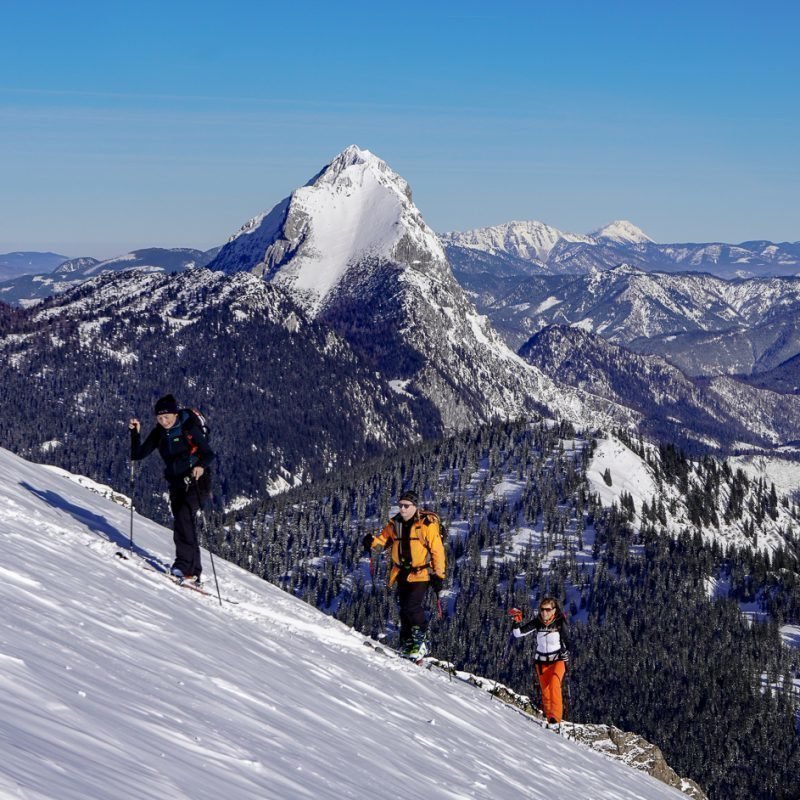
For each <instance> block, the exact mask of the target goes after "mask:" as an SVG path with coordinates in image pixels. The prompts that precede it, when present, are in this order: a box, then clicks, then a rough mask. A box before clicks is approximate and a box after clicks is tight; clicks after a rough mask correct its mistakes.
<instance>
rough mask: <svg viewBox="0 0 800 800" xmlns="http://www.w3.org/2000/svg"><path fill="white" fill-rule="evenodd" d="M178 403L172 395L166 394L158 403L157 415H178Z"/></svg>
mask: <svg viewBox="0 0 800 800" xmlns="http://www.w3.org/2000/svg"><path fill="white" fill-rule="evenodd" d="M177 413H178V401H177V400H176V399H175V398H174V397H173V396H172V395H171V394H165V395H164V396H163V397H161V398H159V400H158V401H157V402H156V407H155V415H156V416H158V415H159V414H177Z"/></svg>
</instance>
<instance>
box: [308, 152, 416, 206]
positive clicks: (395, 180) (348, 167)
mask: <svg viewBox="0 0 800 800" xmlns="http://www.w3.org/2000/svg"><path fill="white" fill-rule="evenodd" d="M352 168H355V170H352ZM348 171H350V174H347V173H348ZM367 171H372V172H375V173H377V174H378V175H382V176H383V177H384V179H385V185H386V186H393V187H394V188H395V189H397V190H398V191H400V192H401V193H402V194H403V195H405V197H407V198H408V200H409V201H410V200H411V188H410V187H409V185H408V182H407V181H406V180H405V179H404V178H402V177H401V176H400V175H398V174H397V173H396V172H395V171H394V170H393V169H392V168H391V167H390V166H389V165H388V164H387V163H386V162H385V161H384V160H383V159H381V158H378V156H376V155H375V154H374V153H371V152H370V151H369V150H362V149H361V148H360V147H358V146H357V145H354V144H351V145H350V146H348V147H346V148H345V149H344V150H342V152H341V153H339V155H338V156H336V158H334V159H333V161H331V163H330V164H328V165H327V166H326V167H325V168H324V169H323V170H322V171H320V172H319V173H318V174H317V175H315V176H314V177H313V178H312V179H311V180H310V181H309V182H308V183H307V184H306V186H314V185H318V184H321V183H336V182H337V181H341V180H344V182H345V183H346V184H349V182H350V181H352V180H353V177H354V175H355V174H358V173H363V172H367Z"/></svg>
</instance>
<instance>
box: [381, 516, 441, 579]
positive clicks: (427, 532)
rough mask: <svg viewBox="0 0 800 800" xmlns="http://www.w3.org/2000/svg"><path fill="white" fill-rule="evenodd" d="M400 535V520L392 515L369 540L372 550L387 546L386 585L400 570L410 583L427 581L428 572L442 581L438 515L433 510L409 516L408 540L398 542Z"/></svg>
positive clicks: (401, 520)
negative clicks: (389, 569) (406, 575)
mask: <svg viewBox="0 0 800 800" xmlns="http://www.w3.org/2000/svg"><path fill="white" fill-rule="evenodd" d="M402 534H403V518H402V517H401V516H400V515H399V514H396V515H395V516H394V517H392V518H391V519H390V520H389V521H388V522H387V523H386V525H385V526H384V527H383V530H382V531H381V532H380V533H379V534H378V535H377V536H376V537H375V538H374V539H373V540H372V546H373V548H383V547H391V556H392V571H391V572H390V573H389V586H391V585H392V584H393V583H394V582H395V581H396V580H397V576H398V575H399V574H400V572H401V570H402V571H405V572H407V574H408V578H407V580H408V581H409V582H412V583H414V582H422V581H427V580H428V578H429V573H430V572H433V573H434V574H435V575H438V576H439V577H440V578H441V579H442V580H444V571H445V555H444V545H443V544H442V535H441V532H440V529H439V517H438V515H436V514H434V513H433V511H417V513H416V514H415V516H414V517H412V525H411V532H410V536H409V538H408V541H406V542H404V541H403V540H402ZM409 550H410V552H409Z"/></svg>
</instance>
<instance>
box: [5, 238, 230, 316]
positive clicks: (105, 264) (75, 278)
mask: <svg viewBox="0 0 800 800" xmlns="http://www.w3.org/2000/svg"><path fill="white" fill-rule="evenodd" d="M218 251H219V248H213V249H212V250H206V251H203V250H193V249H191V248H189V247H175V248H164V247H146V248H143V249H141V250H132V251H131V252H130V253H126V254H124V255H121V256H115V257H114V258H108V259H105V260H104V261H99V260H98V259H96V258H90V257H87V256H84V257H81V258H73V259H69V260H67V261H63V260H62V262H61V263H59V265H58V266H57V267H56V268H55V269H54V270H53V271H52V272H49V273H44V274H29V275H23V276H21V277H18V278H15V279H13V280H9V281H4V282H0V300H2V301H3V302H5V303H9V304H14V305H22V306H31V305H35V304H36V303H38V302H41V301H42V300H44V299H45V298H47V297H52V296H54V295H59V294H63V293H64V292H66V291H67V290H68V289H72V288H74V287H76V286H80V285H81V284H82V283H84V282H85V281H87V280H89V279H90V278H93V277H94V276H95V275H99V274H101V273H104V272H123V271H125V270H131V269H148V270H151V271H153V272H182V271H183V270H186V269H194V268H196V267H204V266H205V265H206V264H208V262H209V261H211V259H213V258H214V257H215V256H216V254H217V252H218Z"/></svg>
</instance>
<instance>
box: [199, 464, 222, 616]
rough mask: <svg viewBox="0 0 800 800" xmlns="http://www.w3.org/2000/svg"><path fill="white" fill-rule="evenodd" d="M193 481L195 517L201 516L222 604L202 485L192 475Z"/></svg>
mask: <svg viewBox="0 0 800 800" xmlns="http://www.w3.org/2000/svg"><path fill="white" fill-rule="evenodd" d="M192 481H193V483H194V488H195V491H196V492H197V502H198V506H197V512H196V514H195V518H197V517H199V518H200V527H201V528H202V530H203V536H204V537H205V540H206V547H207V548H208V555H209V557H210V558H211V572H212V573H213V574H214V585H215V586H216V587H217V597H218V598H219V604H220V605H222V595H221V594H220V591H219V581H218V580H217V568H216V567H215V566H214V551H213V550H212V548H211V537H210V535H209V533H208V525H207V524H206V515H205V512H204V511H203V500H202V497H201V495H200V486H199V484H198V483H197V479H196V478H194V477H192Z"/></svg>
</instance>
